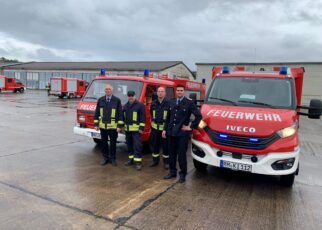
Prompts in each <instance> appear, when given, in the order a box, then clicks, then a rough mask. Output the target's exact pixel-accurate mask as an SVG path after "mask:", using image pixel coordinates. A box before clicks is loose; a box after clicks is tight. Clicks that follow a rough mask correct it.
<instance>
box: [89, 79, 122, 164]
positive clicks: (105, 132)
mask: <svg viewBox="0 0 322 230" xmlns="http://www.w3.org/2000/svg"><path fill="white" fill-rule="evenodd" d="M112 93H113V87H112V86H111V85H110V84H107V85H106V86H105V95H104V96H103V97H101V98H99V99H98V101H97V105H96V110H95V116H94V125H95V128H96V130H100V133H101V145H102V152H103V160H102V162H101V165H106V164H108V163H109V162H111V163H112V165H113V166H116V139H117V133H118V132H120V131H121V128H122V127H123V124H124V123H123V120H122V105H121V100H120V99H119V98H117V97H115V96H114V95H112ZM108 137H109V139H110V146H108V143H107V139H108Z"/></svg>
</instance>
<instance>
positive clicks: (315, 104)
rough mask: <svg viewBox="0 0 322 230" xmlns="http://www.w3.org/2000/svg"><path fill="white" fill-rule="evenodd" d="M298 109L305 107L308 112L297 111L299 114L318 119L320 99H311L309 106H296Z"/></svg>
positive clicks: (321, 109) (321, 110)
mask: <svg viewBox="0 0 322 230" xmlns="http://www.w3.org/2000/svg"><path fill="white" fill-rule="evenodd" d="M298 108H299V109H307V110H308V113H303V112H298V113H297V114H299V115H304V116H308V118H311V119H320V116H321V115H322V101H321V100H318V99H312V100H311V101H310V106H298Z"/></svg>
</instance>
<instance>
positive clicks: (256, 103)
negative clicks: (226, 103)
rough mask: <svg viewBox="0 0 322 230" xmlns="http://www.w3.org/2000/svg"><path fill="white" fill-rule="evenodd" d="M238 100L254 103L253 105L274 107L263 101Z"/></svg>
mask: <svg viewBox="0 0 322 230" xmlns="http://www.w3.org/2000/svg"><path fill="white" fill-rule="evenodd" d="M238 102H242V103H249V104H254V105H263V106H266V107H270V108H275V106H274V105H270V104H267V103H264V102H259V101H244V100H241V101H238Z"/></svg>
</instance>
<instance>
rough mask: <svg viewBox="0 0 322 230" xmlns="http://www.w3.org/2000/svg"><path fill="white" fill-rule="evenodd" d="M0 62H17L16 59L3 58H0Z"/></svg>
mask: <svg viewBox="0 0 322 230" xmlns="http://www.w3.org/2000/svg"><path fill="white" fill-rule="evenodd" d="M0 62H4V63H15V62H19V61H18V60H17V59H7V58H5V57H1V58H0Z"/></svg>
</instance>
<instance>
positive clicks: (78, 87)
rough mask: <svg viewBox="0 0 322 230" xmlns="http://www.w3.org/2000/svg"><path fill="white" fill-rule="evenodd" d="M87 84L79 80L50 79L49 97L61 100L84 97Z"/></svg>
mask: <svg viewBox="0 0 322 230" xmlns="http://www.w3.org/2000/svg"><path fill="white" fill-rule="evenodd" d="M86 86H87V82H86V81H85V80H80V79H78V78H66V77H52V78H50V90H49V93H48V96H49V95H53V96H58V97H59V98H64V97H67V98H72V97H82V96H83V95H84V93H85V90H86Z"/></svg>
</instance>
